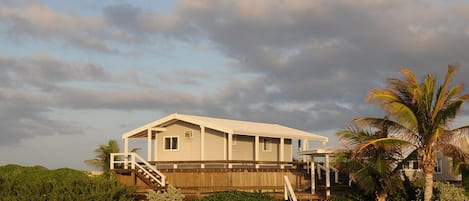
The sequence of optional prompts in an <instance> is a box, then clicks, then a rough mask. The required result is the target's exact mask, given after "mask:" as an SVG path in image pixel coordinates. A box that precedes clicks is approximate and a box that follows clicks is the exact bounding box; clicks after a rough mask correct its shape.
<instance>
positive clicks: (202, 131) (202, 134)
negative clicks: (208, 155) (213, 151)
mask: <svg viewBox="0 0 469 201" xmlns="http://www.w3.org/2000/svg"><path fill="white" fill-rule="evenodd" d="M204 155H205V126H200V161H202V163H200V168H202V169H203V168H205V164H204V163H203V161H204V160H205V157H204Z"/></svg>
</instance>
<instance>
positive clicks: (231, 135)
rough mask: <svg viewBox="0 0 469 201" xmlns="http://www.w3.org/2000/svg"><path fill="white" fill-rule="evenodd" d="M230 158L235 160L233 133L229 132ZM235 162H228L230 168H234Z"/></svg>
mask: <svg viewBox="0 0 469 201" xmlns="http://www.w3.org/2000/svg"><path fill="white" fill-rule="evenodd" d="M228 160H229V161H231V160H233V133H228ZM232 167H233V164H231V163H228V168H232Z"/></svg>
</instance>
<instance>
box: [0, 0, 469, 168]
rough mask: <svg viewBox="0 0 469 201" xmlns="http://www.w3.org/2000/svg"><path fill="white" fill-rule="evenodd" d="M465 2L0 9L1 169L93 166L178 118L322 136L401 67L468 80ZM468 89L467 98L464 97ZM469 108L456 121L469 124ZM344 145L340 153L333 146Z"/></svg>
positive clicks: (362, 112)
mask: <svg viewBox="0 0 469 201" xmlns="http://www.w3.org/2000/svg"><path fill="white" fill-rule="evenodd" d="M468 9H469V4H468V3H467V2H465V1H447V2H440V1H411V2H408V1H375V0H358V1H349V0H339V1H306V0H289V1H267V0H265V1H264V0H260V1H249V0H238V1H212V0H202V1H190V0H182V1H144V0H139V1H93V0H86V1H41V0H20V1H12V0H0V44H2V48H0V127H1V128H2V129H1V131H0V165H2V164H8V163H18V164H23V165H43V166H46V167H49V168H59V167H72V168H77V169H89V167H87V166H86V165H85V164H84V163H83V161H84V160H86V159H90V158H93V157H94V154H93V150H94V149H95V148H97V147H98V145H99V144H103V143H106V142H107V141H108V140H109V139H116V140H120V137H121V134H122V133H124V132H126V131H128V130H131V129H133V128H136V127H138V126H140V125H142V124H145V123H147V122H150V121H153V120H155V119H158V118H160V117H162V116H165V115H168V114H171V113H175V112H178V113H187V114H195V115H206V116H213V117H221V118H233V119H242V120H250V121H259V122H270V123H278V124H283V125H286V126H290V127H294V128H298V129H302V130H306V131H310V132H314V133H317V134H321V135H325V136H327V137H329V138H330V141H331V144H336V141H337V140H336V139H335V136H334V132H335V131H336V130H338V129H340V128H343V127H344V126H346V125H347V124H348V123H349V122H350V120H351V119H352V118H355V117H359V116H382V115H384V114H383V112H382V111H380V110H379V109H378V108H377V107H375V106H373V105H369V104H366V103H365V102H364V98H365V96H366V94H367V92H368V91H369V90H370V89H372V88H375V87H380V86H384V81H385V78H386V77H388V76H394V77H399V74H398V71H399V69H400V68H402V67H406V68H409V69H411V70H413V71H414V72H415V73H416V74H417V75H418V76H420V77H423V76H424V75H426V74H428V73H434V74H436V75H437V76H440V77H441V76H442V75H443V74H444V73H445V70H446V65H447V64H455V63H457V64H460V65H461V68H460V69H459V74H458V75H457V76H456V78H455V83H457V82H465V81H466V80H467V79H465V78H466V77H467V75H468V74H469V68H468V67H467V66H468V59H467V58H468V56H469V55H468V52H469V25H468V24H467V23H465V22H467V21H469V14H467V10H468ZM466 91H467V90H466ZM467 112H468V110H467V109H465V110H464V111H463V113H462V114H461V115H462V118H461V119H460V120H459V121H458V122H457V123H456V124H463V123H465V122H466V120H467V119H468V118H467V114H468V113H467ZM335 146H337V145H335Z"/></svg>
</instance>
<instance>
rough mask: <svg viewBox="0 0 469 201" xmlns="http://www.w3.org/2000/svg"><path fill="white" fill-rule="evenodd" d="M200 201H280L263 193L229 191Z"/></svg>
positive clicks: (214, 194)
mask: <svg viewBox="0 0 469 201" xmlns="http://www.w3.org/2000/svg"><path fill="white" fill-rule="evenodd" d="M198 201H280V200H276V199H274V198H273V197H272V196H270V195H268V194H266V193H261V192H254V193H249V192H241V191H227V192H217V193H213V194H210V195H209V196H207V197H204V198H202V199H200V200H198Z"/></svg>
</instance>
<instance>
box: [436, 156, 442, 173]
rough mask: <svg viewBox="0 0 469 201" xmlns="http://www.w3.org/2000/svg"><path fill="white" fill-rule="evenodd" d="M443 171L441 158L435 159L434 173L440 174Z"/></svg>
mask: <svg viewBox="0 0 469 201" xmlns="http://www.w3.org/2000/svg"><path fill="white" fill-rule="evenodd" d="M442 172H443V162H442V161H441V159H436V166H435V173H437V174H441V173H442Z"/></svg>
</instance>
